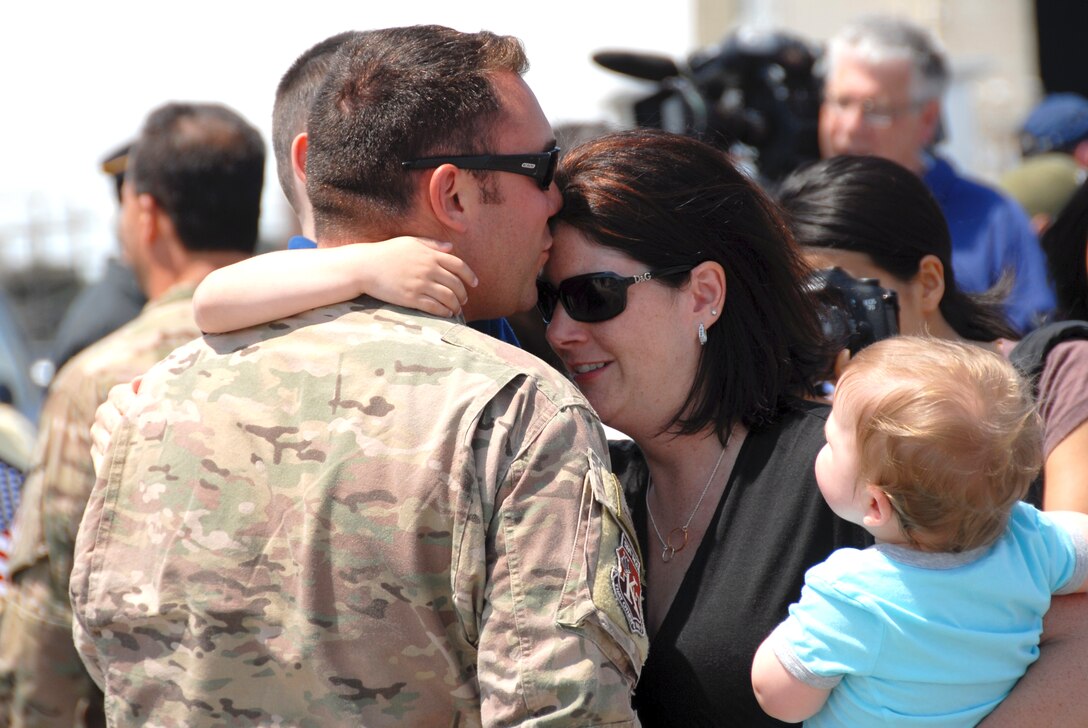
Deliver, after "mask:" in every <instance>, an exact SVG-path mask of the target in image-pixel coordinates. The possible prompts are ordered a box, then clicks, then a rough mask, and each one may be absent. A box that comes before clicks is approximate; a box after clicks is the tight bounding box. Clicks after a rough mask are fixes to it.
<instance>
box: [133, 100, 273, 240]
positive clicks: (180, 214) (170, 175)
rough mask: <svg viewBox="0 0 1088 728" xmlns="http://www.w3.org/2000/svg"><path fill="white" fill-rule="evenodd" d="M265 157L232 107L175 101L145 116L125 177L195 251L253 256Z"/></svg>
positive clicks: (252, 130)
mask: <svg viewBox="0 0 1088 728" xmlns="http://www.w3.org/2000/svg"><path fill="white" fill-rule="evenodd" d="M264 158H265V148H264V142H263V141H262V140H261V135H260V132H258V131H257V129H255V128H254V127H253V126H251V125H250V124H249V123H248V122H247V121H246V120H245V119H243V118H242V117H241V116H239V115H238V114H237V113H236V112H234V111H232V110H231V109H228V108H227V107H225V106H221V105H219V104H194V103H169V104H166V105H165V106H161V107H159V108H158V109H156V110H155V111H153V112H151V115H150V116H148V117H147V121H145V122H144V126H143V129H142V130H141V131H140V135H139V137H138V138H137V140H136V143H135V145H134V147H133V150H132V153H131V155H130V158H129V161H128V166H127V169H126V172H125V174H126V177H127V179H128V180H129V183H130V184H132V185H133V187H134V189H135V191H136V193H137V194H149V195H151V196H152V197H153V198H154V199H155V201H156V202H157V203H158V205H159V207H161V208H162V210H163V211H164V212H165V213H166V215H167V216H168V217H169V218H170V220H171V221H172V222H173V223H174V228H175V229H176V231H177V234H178V237H179V238H180V239H181V242H182V243H183V244H184V245H185V247H186V248H188V249H189V250H192V251H220V250H224V251H226V250H229V251H241V252H246V253H252V252H253V250H254V248H255V247H256V245H257V221H258V218H259V217H260V211H261V185H262V184H263V182H264Z"/></svg>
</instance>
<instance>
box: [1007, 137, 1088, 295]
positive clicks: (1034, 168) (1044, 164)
mask: <svg viewBox="0 0 1088 728" xmlns="http://www.w3.org/2000/svg"><path fill="white" fill-rule="evenodd" d="M1084 179H1085V170H1084V168H1082V167H1081V166H1080V165H1078V164H1077V163H1076V161H1075V160H1074V159H1073V158H1072V157H1071V156H1069V155H1068V154H1062V153H1061V152H1047V153H1045V154H1037V155H1034V156H1032V157H1028V158H1026V159H1024V161H1022V162H1021V163H1020V164H1019V165H1017V166H1016V167H1013V168H1012V169H1010V170H1009V171H1007V172H1005V173H1004V174H1002V175H1001V179H1000V180H999V181H998V186H1000V187H1001V189H1002V190H1004V191H1005V193H1006V194H1008V195H1009V197H1012V198H1013V199H1014V200H1016V201H1017V202H1019V203H1020V205H1021V206H1022V207H1023V208H1024V212H1026V213H1027V214H1028V215H1029V216H1030V217H1031V226H1032V228H1034V229H1035V232H1036V234H1038V235H1042V234H1043V233H1045V232H1046V230H1047V228H1049V227H1050V225H1051V224H1052V223H1053V222H1054V218H1056V217H1057V216H1058V213H1059V212H1060V211H1061V209H1062V208H1063V207H1065V204H1066V203H1067V202H1069V200H1070V198H1072V197H1073V193H1074V192H1076V191H1077V187H1079V186H1080V185H1081V183H1082V182H1084ZM1052 282H1053V281H1052Z"/></svg>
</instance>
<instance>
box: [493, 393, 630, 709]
mask: <svg viewBox="0 0 1088 728" xmlns="http://www.w3.org/2000/svg"><path fill="white" fill-rule="evenodd" d="M534 421H539V419H537V420H534ZM501 427H502V421H501V418H497V422H496V426H495V428H494V430H493V432H495V431H498V430H500V429H501ZM525 435H526V439H525V441H524V442H523V443H522V445H521V450H520V452H517V454H516V456H515V458H514V460H513V461H512V463H510V461H507V462H508V463H510V466H509V469H508V470H507V471H506V472H503V473H497V474H495V475H497V476H498V478H499V479H498V480H496V481H492V482H493V483H494V484H496V485H497V488H498V489H497V497H496V494H495V492H494V491H493V494H492V495H491V496H490V497H491V498H492V499H494V501H495V503H496V506H495V508H496V510H495V512H494V513H493V514H492V517H491V518H490V524H491V525H490V527H489V532H488V536H487V541H488V555H487V568H488V573H489V579H488V581H487V585H486V588H485V594H484V607H483V612H482V618H481V626H480V635H479V664H478V675H479V684H480V693H481V702H482V719H483V723H484V724H485V725H513V724H523V723H526V722H528V723H530V724H533V725H634V724H636V723H637V721H636V719H635V717H634V713H633V710H632V707H631V695H632V693H633V690H634V685H635V681H636V679H637V677H638V674H639V671H640V670H641V667H642V663H643V661H644V659H645V656H646V650H647V641H646V630H645V626H644V623H643V619H642V596H641V584H642V564H641V558H640V557H639V553H638V549H637V546H636V545H635V539H634V537H633V534H634V530H633V528H632V527H631V521H630V518H629V516H628V514H627V512H626V509H625V506H624V501H623V495H622V492H621V491H620V488H619V485H618V483H617V481H616V480H615V478H614V477H613V476H612V475H611V473H609V471H608V469H607V467H606V464H605V461H604V460H603V458H602V457H601V455H600V453H602V452H604V444H603V436H602V433H601V430H600V426H599V425H598V424H597V423H596V420H595V419H594V418H593V417H592V415H591V414H590V413H589V412H588V410H586V409H585V408H584V407H581V406H572V407H564V408H561V409H559V410H558V411H557V412H556V413H555V415H554V416H553V417H551V418H550V419H549V420H547V421H546V423H545V424H544V425H543V427H541V428H540V431H539V432H528V433H525ZM479 442H480V448H481V450H480V454H478V456H477V457H481V456H483V455H482V453H491V457H492V458H493V457H494V452H495V450H498V449H499V448H496V447H495V437H494V435H492V436H491V437H489V438H487V439H486V440H485V439H484V438H480V440H479ZM510 444H511V446H512V447H516V446H517V445H516V443H514V442H512V443H510ZM483 457H486V456H483ZM493 471H494V464H493V463H490V464H489V463H482V464H481V465H480V466H478V468H477V474H479V473H481V472H484V473H486V474H487V477H485V481H486V480H487V478H488V477H490V476H491V475H492V474H494V473H493ZM480 487H481V488H487V487H488V483H487V482H483V483H481V484H480ZM484 498H485V499H486V498H487V494H486V493H485V494H484Z"/></svg>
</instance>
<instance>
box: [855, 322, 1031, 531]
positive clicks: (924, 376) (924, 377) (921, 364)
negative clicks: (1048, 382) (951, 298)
mask: <svg viewBox="0 0 1088 728" xmlns="http://www.w3.org/2000/svg"><path fill="white" fill-rule="evenodd" d="M835 397H836V402H839V401H840V400H844V401H843V404H844V405H845V406H846V407H848V408H850V409H851V410H852V412H853V414H854V416H855V417H857V447H858V456H859V476H860V478H861V482H863V483H871V484H873V485H875V486H877V487H879V488H881V489H882V490H883V491H884V492H885V493H886V494H887V496H888V498H889V500H890V501H891V503H892V507H893V508H894V509H895V512H896V515H897V516H898V518H899V522H900V525H901V526H902V529H903V532H904V533H905V535H906V537H907V539H908V540H909V541H910V542H911V543H912V544H913V545H915V546H917V547H919V548H923V549H925V550H927V551H950V552H958V551H966V550H968V549H973V548H977V547H980V546H985V545H987V544H989V543H992V542H993V541H995V540H996V539H997V538H998V537H999V536H1000V535H1001V533H1002V531H1004V529H1005V524H1006V521H1007V519H1008V515H1009V512H1010V511H1011V509H1012V507H1013V505H1014V504H1015V503H1016V501H1018V500H1020V499H1021V498H1023V496H1024V495H1025V493H1026V492H1027V489H1028V486H1029V485H1030V484H1031V481H1032V479H1033V478H1034V477H1035V475H1036V474H1037V473H1038V471H1039V467H1040V465H1041V461H1042V427H1041V423H1040V421H1039V417H1038V415H1037V414H1036V411H1035V405H1034V402H1033V400H1032V395H1031V387H1030V386H1029V385H1028V384H1027V383H1026V382H1025V381H1024V380H1023V379H1022V378H1021V377H1020V375H1019V374H1017V372H1016V370H1015V369H1014V368H1013V367H1012V365H1011V364H1009V363H1008V362H1007V361H1005V360H1004V359H1003V358H1001V357H1000V356H998V355H997V354H994V353H992V352H989V351H986V350H984V349H982V348H981V347H978V346H974V345H971V344H959V343H955V342H950V341H943V340H939V339H931V338H922V337H910V336H900V337H895V338H892V339H887V340H884V341H880V342H878V343H876V344H873V345H872V346H870V347H868V348H866V349H864V350H862V351H861V352H860V353H859V354H858V355H857V356H856V357H855V358H854V360H853V361H852V362H851V363H850V365H849V366H848V367H847V368H846V371H845V372H844V373H843V375H842V377H841V378H840V380H839V383H838V387H837V388H836V392H835Z"/></svg>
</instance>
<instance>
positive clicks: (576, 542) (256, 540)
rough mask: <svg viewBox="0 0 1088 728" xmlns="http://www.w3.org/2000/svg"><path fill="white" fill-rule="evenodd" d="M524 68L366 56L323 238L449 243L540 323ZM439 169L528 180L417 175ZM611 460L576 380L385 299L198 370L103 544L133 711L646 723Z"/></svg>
mask: <svg viewBox="0 0 1088 728" xmlns="http://www.w3.org/2000/svg"><path fill="white" fill-rule="evenodd" d="M524 67H525V59H524V55H523V51H522V49H521V46H520V44H519V43H518V42H517V41H516V40H515V39H513V38H508V37H499V36H495V35H492V34H490V33H478V34H462V33H458V32H456V31H452V30H449V29H446V28H439V27H434V26H427V27H415V28H402V29H389V30H385V31H375V32H374V33H372V34H370V35H369V36H368V37H367V38H366V40H365V42H363V41H360V42H352V43H350V44H349V45H348V46H347V47H346V48H345V50H344V51H343V52H342V54H341V55H340V56H339V59H338V61H337V63H336V64H335V65H334V67H333V69H332V71H331V72H330V75H329V77H328V79H327V80H326V81H325V84H324V86H323V88H322V91H321V93H320V94H319V96H318V99H317V101H316V103H315V106H314V108H313V110H312V113H311V117H310V122H309V154H308V161H307V176H308V179H307V189H308V192H309V194H310V198H311V201H312V203H313V205H314V210H315V216H316V223H317V234H318V239H319V242H320V244H321V245H324V246H329V245H336V244H341V243H347V242H352V241H359V240H378V239H383V238H386V237H389V236H390V235H392V234H398V233H399V234H412V235H418V236H422V237H433V238H439V239H446V240H450V241H451V242H452V243H453V244H454V250H455V252H456V253H457V254H458V255H460V256H461V257H463V258H464V259H465V262H467V263H469V265H470V266H471V267H472V269H473V270H474V271H476V273H477V274H478V276H479V278H480V286H479V288H478V289H477V290H476V291H475V292H474V294H473V296H472V297H471V299H470V301H469V303H468V304H467V305H466V307H465V315H466V316H467V317H469V318H486V317H490V316H496V315H501V314H504V313H509V312H511V311H513V310H516V309H524V308H527V307H529V306H531V305H532V303H533V302H534V300H535V295H536V292H535V287H534V276H535V274H536V273H537V271H539V269H540V267H541V266H542V264H543V262H544V260H545V259H546V257H547V249H548V247H550V244H551V236H550V232H549V230H548V227H547V220H548V218H549V217H550V216H551V215H552V214H554V213H555V211H556V210H557V209H558V206H559V202H560V200H559V195H558V192H557V191H556V190H555V189H554V187H550V186H549V184H548V183H549V182H550V175H545V174H543V173H544V172H545V170H544V169H543V167H541V158H543V159H544V160H549V157H548V155H547V154H546V153H543V154H542V152H545V150H547V149H549V147H551V146H552V145H553V144H554V139H552V134H551V130H550V127H549V125H548V123H547V120H546V119H545V117H544V116H543V113H542V112H541V111H540V108H539V106H538V104H537V102H536V99H535V97H533V95H532V92H531V91H530V90H529V88H528V87H527V86H526V85H525V84H524V82H523V81H522V80H521V78H520V74H521V72H522V71H523V70H524ZM440 154H454V155H456V154H470V155H486V154H490V155H509V156H507V157H505V158H496V157H495V156H491V157H489V158H485V159H484V160H483V161H482V162H481V161H480V160H476V162H463V163H464V164H465V166H466V167H467V166H468V165H469V164H473V163H478V164H482V165H493V166H491V167H490V169H491V170H502V171H486V172H479V171H475V170H473V171H469V170H467V169H463V168H461V167H459V166H457V162H458V161H462V160H456V159H452V160H450V162H452V163H444V162H436V161H434V160H429V161H425V162H424V163H422V164H417V165H415V166H417V167H419V168H420V169H419V170H418V171H416V170H413V171H409V170H407V169H404V168H402V165H401V162H404V161H409V160H413V159H419V158H429V157H434V156H437V155H440ZM511 156H513V157H514V158H513V160H511V158H510V157H511ZM511 161H514V162H516V164H514V165H511V164H510V162H511ZM550 161H552V162H553V163H554V155H552V157H551V160H550ZM534 165H535V166H536V167H541V169H540V170H539V172H540V173H539V174H538V172H537V170H536V169H535V168H534ZM510 172H513V173H510ZM606 458H607V456H606V450H605V444H604V440H603V433H602V431H601V428H600V425H599V423H598V421H597V420H596V417H595V416H594V414H593V413H592V411H591V410H590V408H589V406H588V404H587V403H586V401H585V400H584V399H583V398H582V396H581V395H580V394H579V393H578V392H577V391H575V390H574V389H573V388H572V387H571V385H570V384H569V383H568V382H567V381H566V380H565V379H564V378H563V377H562V376H560V375H559V374H557V373H556V372H554V371H553V370H550V369H548V368H547V367H546V366H545V365H544V364H543V363H542V362H540V361H539V360H537V359H535V358H534V357H532V356H531V355H529V354H526V353H524V352H521V351H519V350H516V349H513V348H511V347H509V346H507V345H505V344H503V343H501V342H498V341H495V340H493V339H491V338H489V337H486V336H485V335H483V334H480V333H478V332H475V331H473V330H471V329H469V328H467V327H466V326H464V325H463V323H462V322H461V321H459V320H452V321H451V320H450V319H441V318H436V317H433V316H429V315H427V314H423V313H418V312H414V311H409V310H407V309H403V308H399V307H396V306H392V305H389V304H383V303H380V302H378V301H376V300H374V299H371V298H365V297H364V298H361V299H358V300H356V301H354V302H350V303H345V304H338V305H334V306H327V307H324V308H320V309H317V310H315V311H312V312H309V313H306V314H303V315H300V316H296V317H292V318H289V319H286V320H282V321H278V322H275V323H272V324H268V325H265V326H260V327H255V328H252V329H248V330H245V331H242V332H238V333H234V334H229V335H224V336H214V337H213V336H209V337H205V339H203V340H200V341H195V342H192V343H191V344H188V345H186V346H184V347H182V348H181V349H179V350H177V351H175V352H174V353H173V354H172V355H171V356H170V357H169V358H168V359H166V360H165V361H163V362H162V363H160V364H159V365H157V366H156V367H155V368H153V369H152V370H151V371H150V372H149V373H148V374H147V375H146V376H145V378H144V382H143V385H142V387H141V390H140V394H139V396H138V397H137V399H136V401H135V402H134V404H133V405H132V408H131V409H130V411H129V413H128V416H127V418H126V420H125V422H124V423H123V424H122V425H121V427H120V429H119V430H118V431H117V432H116V433H115V435H114V441H113V444H112V445H111V447H110V451H109V452H108V453H107V456H106V461H105V469H104V471H103V478H102V479H100V480H99V481H98V483H97V484H96V488H95V490H94V492H93V494H92V496H91V501H90V504H89V505H88V509H87V514H86V517H85V519H84V521H83V524H82V527H81V529H80V535H79V539H78V542H77V555H76V564H75V569H74V572H73V575H72V580H71V596H72V600H73V607H74V613H75V617H76V626H75V634H76V640H77V645H78V648H79V650H80V652H81V654H82V656H83V658H84V661H85V662H86V664H87V665H88V666H89V667H90V668H91V670H92V672H94V674H95V676H96V680H97V681H98V682H99V684H100V685H102V686H103V687H104V689H105V692H106V706H107V715H108V717H109V718H110V719H111V721H112V722H114V723H116V724H119V725H122V724H123V725H130V724H131V725H135V724H144V723H150V724H155V725H198V726H200V725H208V726H212V725H214V726H255V725H305V726H330V725H350V726H355V725H384V724H392V723H403V724H406V725H420V726H432V725H456V726H473V725H515V724H532V725H547V724H552V725H631V724H634V723H635V722H636V721H635V718H634V714H633V711H632V709H631V704H630V698H631V693H632V690H633V687H634V683H635V680H636V678H637V676H638V673H639V670H640V669H641V665H642V662H643V660H644V658H645V653H646V632H645V626H644V622H643V618H642V606H641V604H642V599H641V569H642V566H641V559H640V557H639V553H638V550H637V547H636V546H635V539H634V535H633V531H632V529H631V524H630V519H629V516H628V514H627V512H626V510H625V506H624V501H623V497H622V493H621V492H620V489H619V487H618V484H617V482H616V481H615V479H614V478H613V477H612V476H611V475H610V474H609V472H608V468H607V460H606Z"/></svg>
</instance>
